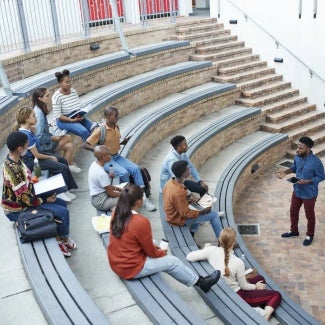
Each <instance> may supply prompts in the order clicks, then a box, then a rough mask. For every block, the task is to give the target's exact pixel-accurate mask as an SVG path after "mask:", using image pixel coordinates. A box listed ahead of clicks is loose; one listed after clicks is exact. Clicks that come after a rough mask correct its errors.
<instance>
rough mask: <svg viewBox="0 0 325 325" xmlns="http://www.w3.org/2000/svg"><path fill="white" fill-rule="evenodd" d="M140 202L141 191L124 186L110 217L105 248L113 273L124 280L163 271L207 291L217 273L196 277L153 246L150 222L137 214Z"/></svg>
mask: <svg viewBox="0 0 325 325" xmlns="http://www.w3.org/2000/svg"><path fill="white" fill-rule="evenodd" d="M142 200H143V190H142V188H141V187H140V186H138V185H135V184H132V185H129V186H127V187H126V188H124V189H123V190H122V192H121V194H120V197H119V200H118V202H117V205H116V209H115V210H114V212H113V215H112V221H111V229H110V243H109V245H108V249H107V255H108V260H109V264H110V266H111V268H112V270H113V271H114V272H115V273H116V274H117V275H119V276H120V277H121V278H123V279H137V278H142V277H145V276H148V275H151V274H154V273H157V272H166V273H168V274H170V275H171V276H172V277H174V278H175V279H176V280H178V281H180V282H181V283H183V284H185V285H186V286H188V287H191V286H194V285H197V286H199V287H200V288H201V290H203V291H204V292H208V291H209V290H210V288H211V287H212V286H213V285H214V284H215V283H217V282H218V280H219V278H220V271H216V272H214V273H212V274H210V275H208V276H206V277H201V276H198V275H197V274H196V273H194V272H193V271H192V269H190V268H189V267H187V266H186V265H185V264H183V262H182V261H181V260H179V259H178V258H177V257H175V256H170V255H167V251H166V250H163V249H160V248H158V247H156V246H155V245H154V243H153V240H152V231H151V226H150V222H149V220H148V219H147V218H146V217H145V216H143V215H141V214H139V213H138V210H139V209H140V208H141V207H142Z"/></svg>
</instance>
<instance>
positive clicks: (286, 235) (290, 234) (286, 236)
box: [281, 231, 299, 238]
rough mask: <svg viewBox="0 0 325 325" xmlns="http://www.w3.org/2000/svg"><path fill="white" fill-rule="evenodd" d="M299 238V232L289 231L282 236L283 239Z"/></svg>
mask: <svg viewBox="0 0 325 325" xmlns="http://www.w3.org/2000/svg"><path fill="white" fill-rule="evenodd" d="M296 236H299V232H292V231H288V232H285V233H284V234H282V235H281V237H282V238H289V237H296Z"/></svg>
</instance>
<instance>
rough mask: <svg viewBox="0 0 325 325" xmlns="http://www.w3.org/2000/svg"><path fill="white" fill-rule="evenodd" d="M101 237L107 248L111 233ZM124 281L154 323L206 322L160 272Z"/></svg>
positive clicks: (195, 323) (194, 324) (195, 324)
mask: <svg viewBox="0 0 325 325" xmlns="http://www.w3.org/2000/svg"><path fill="white" fill-rule="evenodd" d="M101 238H102V240H103V244H104V247H105V249H106V247H107V245H108V242H109V234H108V233H104V234H102V235H101ZM123 282H124V284H125V286H126V287H127V288H128V290H129V292H130V293H131V295H132V297H133V298H134V300H135V301H136V302H137V304H138V305H139V306H140V307H141V308H142V309H143V311H144V312H145V313H146V315H147V316H148V317H149V318H150V320H151V321H152V322H153V323H154V324H180V325H181V324H193V325H197V324H205V321H204V320H203V319H202V318H201V317H200V316H199V315H198V314H197V313H195V312H194V311H193V309H191V308H190V306H189V305H187V304H186V303H185V302H184V301H183V300H182V299H181V298H180V297H179V296H178V294H177V293H176V292H175V291H174V290H173V289H172V288H171V287H170V286H169V285H168V284H167V283H166V281H165V280H164V279H163V278H162V277H161V275H160V274H158V273H157V274H153V275H151V276H148V277H144V278H141V279H135V280H123Z"/></svg>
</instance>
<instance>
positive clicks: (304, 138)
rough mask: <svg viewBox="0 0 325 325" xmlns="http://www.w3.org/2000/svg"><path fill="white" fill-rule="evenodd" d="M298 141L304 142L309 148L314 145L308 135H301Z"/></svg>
mask: <svg viewBox="0 0 325 325" xmlns="http://www.w3.org/2000/svg"><path fill="white" fill-rule="evenodd" d="M299 142H300V143H303V144H305V145H306V146H307V147H309V148H312V147H313V145H314V141H313V140H312V139H311V138H309V137H301V138H300V139H299Z"/></svg>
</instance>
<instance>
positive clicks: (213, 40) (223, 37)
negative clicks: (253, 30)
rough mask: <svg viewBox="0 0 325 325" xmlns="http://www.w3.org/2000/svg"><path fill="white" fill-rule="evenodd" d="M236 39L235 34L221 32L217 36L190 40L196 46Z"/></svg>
mask: <svg viewBox="0 0 325 325" xmlns="http://www.w3.org/2000/svg"><path fill="white" fill-rule="evenodd" d="M234 41H237V36H233V35H228V34H222V35H220V36H218V37H214V38H208V39H200V40H195V41H191V43H192V44H194V45H196V47H202V46H205V45H213V44H220V43H228V42H234Z"/></svg>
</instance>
